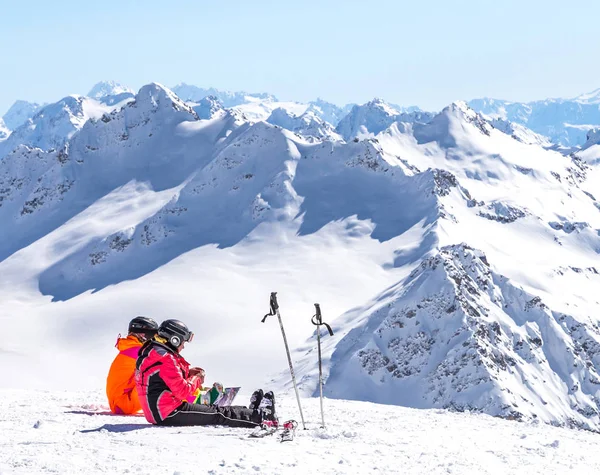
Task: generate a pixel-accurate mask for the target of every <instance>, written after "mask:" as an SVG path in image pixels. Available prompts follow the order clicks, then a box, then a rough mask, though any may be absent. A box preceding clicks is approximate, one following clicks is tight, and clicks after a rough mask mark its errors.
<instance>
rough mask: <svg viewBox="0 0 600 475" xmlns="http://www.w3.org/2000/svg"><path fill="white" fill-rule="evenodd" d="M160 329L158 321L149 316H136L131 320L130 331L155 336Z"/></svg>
mask: <svg viewBox="0 0 600 475" xmlns="http://www.w3.org/2000/svg"><path fill="white" fill-rule="evenodd" d="M157 330H158V323H156V322H155V321H154V320H152V319H151V318H148V317H135V318H134V319H133V320H131V321H130V322H129V333H143V334H144V335H146V336H150V337H152V336H154V335H155V334H156V332H157Z"/></svg>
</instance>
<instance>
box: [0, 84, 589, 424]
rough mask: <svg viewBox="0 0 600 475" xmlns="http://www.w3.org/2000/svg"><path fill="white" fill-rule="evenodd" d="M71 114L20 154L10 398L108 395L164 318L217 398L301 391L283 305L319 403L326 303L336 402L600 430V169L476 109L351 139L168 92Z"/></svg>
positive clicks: (363, 119)
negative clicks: (135, 342) (144, 326)
mask: <svg viewBox="0 0 600 475" xmlns="http://www.w3.org/2000/svg"><path fill="white" fill-rule="evenodd" d="M71 99H72V101H75V102H76V103H77V104H79V105H82V104H83V105H86V104H88V101H90V100H89V99H87V98H86V99H81V101H79V99H77V98H71ZM72 101H71V102H72ZM67 102H69V101H67ZM80 102H81V103H80ZM267 102H268V101H267ZM61 104H62V102H61V103H57V104H55V105H54V106H55V107H54V108H51V109H45V110H46V111H52V110H55V109H56V110H58V112H59V113H58V115H57V116H56V118H57V120H56V121H55V120H51V121H47V122H48V124H49V125H52V126H53V127H54V126H56V125H61V124H63V125H65V124H66V125H67V126H68V127H67V129H65V130H67V132H68V133H67V134H66V135H64V134H63V135H60V137H62V138H61V139H60V140H62V141H64V142H65V145H63V146H61V147H60V148H56V149H53V147H50V145H49V144H46V145H42V144H44V143H45V142H44V141H43V140H42V141H41V142H38V143H37V145H38V146H43V148H45V149H46V150H40V149H39V148H34V145H36V144H33V143H29V144H28V145H27V144H21V145H19V146H17V147H16V148H15V149H14V150H11V151H10V152H8V154H7V155H6V156H5V157H4V158H3V159H2V161H1V162H0V204H1V206H0V223H2V226H1V227H0V324H1V326H2V329H3V330H2V331H3V333H5V334H6V335H10V338H8V337H7V338H4V339H3V340H2V342H1V343H0V364H2V367H3V374H4V378H3V379H2V381H1V382H0V384H1V385H2V386H3V387H8V388H23V387H31V388H44V389H58V388H69V389H71V388H73V387H74V386H73V384H74V381H76V387H77V388H82V389H95V390H97V389H98V388H101V387H103V385H104V381H105V377H106V372H107V368H108V366H109V365H110V362H111V361H112V358H113V357H114V355H115V352H116V350H115V349H114V348H113V345H114V341H115V338H116V336H117V334H119V333H124V332H125V330H126V325H127V322H128V321H129V320H130V319H131V318H132V317H133V316H136V315H147V316H151V317H154V318H156V319H157V320H159V321H160V320H162V319H164V318H179V319H181V320H183V321H185V322H187V323H188V324H189V326H190V328H191V329H192V330H193V331H194V332H195V333H196V335H197V336H196V339H195V340H194V342H193V343H192V344H190V345H188V347H187V348H186V350H185V356H186V357H187V358H188V359H189V360H190V361H191V362H192V363H193V364H196V365H200V366H202V367H204V368H205V370H206V371H207V379H208V381H209V382H213V381H220V382H223V383H225V384H226V385H231V384H235V385H242V386H243V387H244V388H245V389H248V390H249V389H250V388H252V387H255V386H257V385H262V384H263V383H264V382H269V381H275V382H274V383H273V384H274V387H275V388H276V389H279V388H286V389H289V377H288V376H287V374H286V372H285V369H286V368H287V362H286V358H285V352H284V350H283V342H282V339H281V333H280V330H279V326H278V324H277V322H276V320H275V319H274V318H273V317H270V318H269V319H268V320H267V322H266V323H260V320H261V318H262V317H263V315H264V314H265V313H267V311H268V298H269V294H270V292H272V291H277V292H278V293H279V294H278V295H279V299H280V304H281V313H282V316H283V319H284V324H285V328H286V332H287V335H288V339H289V342H290V346H291V348H292V352H293V357H294V360H295V362H296V365H297V373H298V379H299V383H300V388H301V391H302V393H303V394H306V395H314V394H315V391H316V357H315V338H314V335H313V332H314V327H313V326H312V324H311V323H310V317H311V316H312V314H313V312H314V307H313V304H314V303H315V302H318V303H320V304H321V308H322V309H323V313H324V319H325V321H328V322H329V323H331V324H332V326H333V327H334V330H335V336H334V337H326V338H324V358H325V377H326V380H327V385H326V394H327V395H328V396H330V397H336V398H340V399H356V400H368V401H372V402H377V403H390V404H401V405H407V406H411V407H416V408H432V407H433V408H453V409H459V410H473V411H483V412H486V413H488V414H492V415H501V416H504V417H511V418H517V419H522V420H524V421H532V420H539V421H543V422H548V423H551V424H560V425H567V426H571V427H586V428H589V429H592V430H598V429H599V428H600V420H599V416H598V401H599V400H600V393H599V391H600V375H598V372H597V370H596V368H597V367H600V330H599V326H598V317H597V315H598V310H599V303H598V297H597V288H598V284H600V259H599V253H600V235H599V230H600V202H599V201H598V200H599V199H600V196H599V195H600V192H598V191H597V190H599V189H600V176H599V172H598V167H597V164H595V163H594V161H593V160H588V161H587V162H585V161H582V160H579V159H578V158H577V157H571V156H564V155H562V154H560V153H558V152H555V151H551V150H547V149H546V148H544V147H543V146H540V145H544V143H543V141H542V140H541V139H540V140H538V139H539V137H536V136H535V134H530V133H529V132H528V131H526V130H524V129H523V128H508V129H506V128H503V129H502V130H498V128H494V127H493V126H492V125H491V124H490V122H489V121H487V120H485V118H483V117H482V116H480V115H479V114H477V113H475V112H474V111H473V110H472V109H470V108H469V107H467V105H466V104H465V103H461V102H459V103H454V104H452V105H450V106H448V107H447V108H445V109H444V110H443V111H442V112H441V113H439V114H436V115H435V116H433V117H429V116H427V113H422V114H421V113H419V112H418V111H417V112H414V111H413V112H411V113H406V114H405V113H398V114H397V113H396V112H398V111H396V110H395V109H393V108H390V107H389V106H388V105H386V104H383V103H382V101H372V103H369V104H367V105H365V107H363V108H355V109H353V113H351V114H350V115H349V117H348V120H346V121H345V122H343V123H342V127H341V128H340V127H338V132H339V131H341V130H342V129H343V130H344V131H345V132H344V134H345V135H347V137H346V138H347V139H348V142H344V141H343V140H340V138H339V136H337V133H334V132H332V130H331V129H327V130H325V129H323V128H322V127H321V126H322V123H321V122H320V121H319V120H316V119H315V118H314V117H312V112H309V114H308V115H301V112H302V111H296V112H293V111H292V112H290V111H289V110H288V111H286V110H282V109H279V110H278V112H276V113H275V117H272V119H273V118H275V119H277V123H278V124H282V125H277V126H276V125H272V124H269V123H265V122H261V121H259V122H256V123H254V122H249V121H248V120H247V118H245V117H244V114H242V113H241V112H240V111H236V110H233V111H232V110H223V109H221V108H215V109H214V112H215V113H214V114H212V112H211V110H212V108H209V110H208V113H207V118H205V119H200V117H199V116H198V114H197V112H196V111H195V110H194V109H192V108H191V107H190V106H189V105H188V104H187V103H186V102H184V101H183V100H181V99H180V98H178V97H177V96H176V95H175V94H174V93H173V92H172V91H170V90H168V89H166V88H164V87H163V86H160V85H158V84H150V85H147V86H144V87H143V88H142V89H141V90H140V91H139V92H138V94H137V95H136V96H135V100H133V101H132V100H127V101H125V103H124V104H123V107H122V108H120V107H115V108H114V109H111V110H107V111H106V112H103V113H102V114H100V112H97V113H94V115H93V117H95V119H93V117H91V118H88V119H87V120H84V119H85V117H87V115H81V117H80V118H81V123H79V122H78V123H77V127H75V128H76V129H77V130H74V128H73V127H74V123H73V122H72V121H71V120H70V118H73V117H75V116H76V115H77V114H76V115H75V116H73V115H72V114H70V113H68V111H67V109H65V108H63V107H62V105H61ZM90 104H91V103H90ZM278 104H279V105H281V103H278ZM63 105H64V104H63ZM253 105H256V104H253ZM279 105H278V106H277V107H279ZM86 107H87V106H86ZM322 107H325V106H324V105H323V104H322ZM84 109H85V108H84ZM69 110H70V109H69ZM84 112H85V111H84ZM88 112H89V111H88ZM88 112H86V114H88ZM266 112H269V114H271V115H272V113H271V112H270V111H266ZM266 112H265V113H266ZM88 115H90V114H88ZM36 117H38V116H36ZM77 117H79V116H77ZM302 117H304V119H302ZM38 119H40V117H38ZM62 119H69V120H66V121H64V123H63V120H62ZM297 119H298V120H297ZM41 123H44V124H45V123H46V122H45V121H42V122H40V124H41ZM69 124H70V125H69ZM288 124H291V125H288ZM304 125H307V126H310V127H308V128H309V129H311V130H314V129H318V130H320V132H319V134H321V133H322V132H326V133H325V134H323V135H322V136H321V137H320V138H318V139H317V140H315V137H309V136H307V135H304V134H307V132H306V130H305V129H304V128H303V127H304ZM504 125H506V124H503V126H504ZM285 127H290V128H292V129H294V130H286V129H285ZM59 129H60V130H61V131H62V128H60V127H59V128H56V127H54V128H52V129H51V130H53V131H57V130H59ZM369 129H372V130H369ZM517 129H518V130H517ZM515 131H516V132H519V133H518V134H516V132H515ZM16 132H17V131H15V132H13V133H12V134H11V135H10V136H9V139H7V141H8V140H13V137H15V134H16ZM22 132H23V131H22ZM71 132H72V135H70V134H71ZM363 132H365V133H364V134H363ZM505 132H510V133H511V134H512V135H516V136H515V137H513V136H511V135H509V134H508V133H505ZM355 133H358V135H360V137H356V138H354V134H355ZM334 134H335V135H334ZM22 137H25V135H22ZM40 138H42V139H45V138H46V135H45V134H43V135H41V136H40ZM7 141H4V142H3V143H4V144H5V143H6V142H7ZM23 374H27V375H35V377H25V378H24V377H23Z"/></svg>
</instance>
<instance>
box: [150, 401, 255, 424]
mask: <svg viewBox="0 0 600 475" xmlns="http://www.w3.org/2000/svg"><path fill="white" fill-rule="evenodd" d="M261 420H262V418H261V415H260V413H259V412H258V411H256V410H252V409H248V408H247V407H244V406H222V407H219V406H207V405H206V404H191V403H189V402H184V403H183V404H182V405H181V406H179V408H178V409H176V410H175V411H173V413H172V414H171V415H169V416H167V417H166V418H165V420H164V421H162V422H159V423H158V425H163V426H209V425H219V426H229V427H256V426H258V425H260V423H261Z"/></svg>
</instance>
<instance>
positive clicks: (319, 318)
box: [315, 303, 323, 325]
mask: <svg viewBox="0 0 600 475" xmlns="http://www.w3.org/2000/svg"><path fill="white" fill-rule="evenodd" d="M315 311H316V312H317V314H316V315H315V318H316V319H317V322H318V323H317V325H320V324H321V323H323V317H322V316H321V306H320V305H319V304H318V303H316V304H315Z"/></svg>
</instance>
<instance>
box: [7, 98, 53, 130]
mask: <svg viewBox="0 0 600 475" xmlns="http://www.w3.org/2000/svg"><path fill="white" fill-rule="evenodd" d="M42 107H43V106H42V105H40V104H36V103H35V102H27V101H15V103H14V104H13V105H12V106H11V107H10V109H8V111H7V112H6V114H4V115H3V116H2V119H4V123H5V124H6V127H8V129H10V130H16V129H17V128H19V127H20V126H21V125H23V124H24V123H25V121H26V120H27V119H29V118H31V117H33V116H34V115H35V114H36V112H37V111H39V110H40V109H41V108H42Z"/></svg>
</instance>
